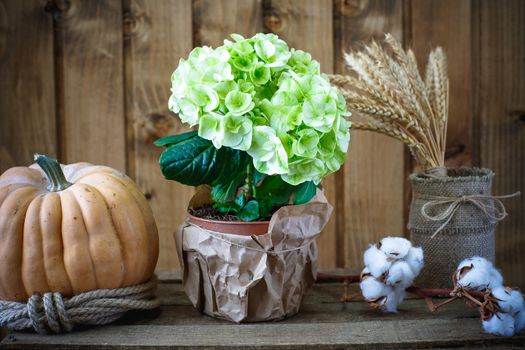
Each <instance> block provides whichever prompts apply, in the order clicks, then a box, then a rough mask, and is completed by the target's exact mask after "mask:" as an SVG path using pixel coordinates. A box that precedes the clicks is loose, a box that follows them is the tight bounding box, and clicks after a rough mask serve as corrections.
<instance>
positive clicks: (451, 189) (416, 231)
mask: <svg viewBox="0 0 525 350" xmlns="http://www.w3.org/2000/svg"><path fill="white" fill-rule="evenodd" d="M493 177H494V173H493V172H492V171H491V170H489V169H483V168H460V169H447V173H446V175H445V176H439V175H431V174H427V173H418V174H412V175H410V183H411V185H412V204H411V206H410V215H409V221H408V229H409V231H410V235H411V240H412V242H413V243H414V245H415V246H421V247H423V251H424V255H425V267H424V269H423V270H422V272H421V274H420V275H419V277H418V279H417V280H416V284H417V285H420V286H424V287H429V288H430V287H432V288H450V287H452V279H451V276H452V273H453V272H454V271H455V269H456V267H457V265H458V264H459V262H460V261H461V260H463V259H465V258H467V257H471V256H474V255H478V256H482V257H484V258H487V259H488V260H490V261H494V255H495V251H494V245H495V243H494V230H495V226H496V222H497V221H498V220H500V219H501V218H502V217H500V216H503V217H504V215H506V213H505V212H504V210H503V213H501V212H499V211H498V212H496V211H495V208H494V198H493V197H492V196H491V191H492V179H493ZM499 203H501V202H499ZM500 214H504V215H500Z"/></svg>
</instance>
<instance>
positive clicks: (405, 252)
mask: <svg viewBox="0 0 525 350" xmlns="http://www.w3.org/2000/svg"><path fill="white" fill-rule="evenodd" d="M364 263H365V269H364V270H363V272H362V273H361V283H360V285H359V286H360V287H361V292H362V294H363V297H364V298H365V299H366V300H367V301H369V302H371V303H372V304H373V306H377V305H379V306H380V308H381V309H382V310H383V311H385V312H397V306H398V305H399V304H401V302H402V301H403V300H404V298H405V295H406V291H405V289H406V288H408V287H409V286H410V285H412V282H413V281H414V279H415V278H416V277H417V275H418V274H419V272H420V271H421V269H422V267H423V249H421V248H414V247H412V243H410V241H409V240H407V239H405V238H402V237H385V238H383V239H382V240H381V242H380V244H379V247H378V246H376V245H370V246H369V247H368V249H367V250H366V251H365V253H364Z"/></svg>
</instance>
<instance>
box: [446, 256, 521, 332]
mask: <svg viewBox="0 0 525 350" xmlns="http://www.w3.org/2000/svg"><path fill="white" fill-rule="evenodd" d="M454 280H455V284H456V288H457V287H461V288H463V289H466V290H474V291H478V292H486V293H487V296H486V297H485V299H486V300H488V301H489V302H492V303H494V304H495V306H496V310H495V311H494V312H488V313H487V314H484V313H482V314H483V315H482V325H483V330H484V331H485V332H487V333H492V334H497V335H504V336H511V335H514V334H515V333H518V332H521V331H522V330H523V329H524V328H525V303H524V301H523V295H522V294H521V292H520V291H518V290H513V289H512V288H509V287H505V286H504V285H503V277H502V276H501V273H500V272H499V271H498V270H497V269H496V268H495V267H494V265H493V264H492V263H491V262H490V261H488V260H487V259H485V258H482V257H479V256H474V257H472V258H468V259H465V260H463V261H462V262H461V263H460V264H459V266H458V268H457V270H456V272H455V273H454Z"/></svg>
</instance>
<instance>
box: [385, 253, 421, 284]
mask: <svg viewBox="0 0 525 350" xmlns="http://www.w3.org/2000/svg"><path fill="white" fill-rule="evenodd" d="M414 278H415V274H414V272H413V271H412V269H411V268H410V265H409V264H408V263H407V262H406V261H403V260H399V261H396V262H394V263H393V264H392V266H391V267H390V269H389V270H388V274H387V276H386V281H385V282H386V284H388V285H390V286H399V287H402V288H403V289H404V288H407V287H409V286H410V285H411V284H412V281H414Z"/></svg>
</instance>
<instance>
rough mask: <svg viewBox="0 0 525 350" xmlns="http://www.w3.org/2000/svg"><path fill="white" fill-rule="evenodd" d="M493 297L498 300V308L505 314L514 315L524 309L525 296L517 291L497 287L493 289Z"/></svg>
mask: <svg viewBox="0 0 525 350" xmlns="http://www.w3.org/2000/svg"><path fill="white" fill-rule="evenodd" d="M492 295H493V296H494V297H495V298H496V299H498V300H497V303H498V306H499V307H500V309H501V311H503V312H507V313H509V314H511V315H514V314H516V313H517V312H519V311H520V310H522V309H523V308H524V303H523V296H522V295H521V293H520V292H519V291H517V290H513V289H511V288H506V287H497V288H494V289H492Z"/></svg>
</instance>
